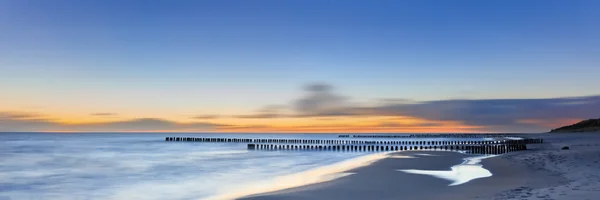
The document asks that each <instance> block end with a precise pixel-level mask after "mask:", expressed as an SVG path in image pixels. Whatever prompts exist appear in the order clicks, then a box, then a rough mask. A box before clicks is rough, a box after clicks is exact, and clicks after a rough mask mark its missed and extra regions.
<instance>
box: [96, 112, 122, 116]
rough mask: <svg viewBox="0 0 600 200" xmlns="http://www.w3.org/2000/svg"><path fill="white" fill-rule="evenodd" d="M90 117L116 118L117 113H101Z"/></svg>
mask: <svg viewBox="0 0 600 200" xmlns="http://www.w3.org/2000/svg"><path fill="white" fill-rule="evenodd" d="M90 115H91V116H102V117H107V116H117V115H118V114H117V113H110V112H101V113H91V114H90Z"/></svg>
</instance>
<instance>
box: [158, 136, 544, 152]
mask: <svg viewBox="0 0 600 200" xmlns="http://www.w3.org/2000/svg"><path fill="white" fill-rule="evenodd" d="M165 141H168V142H208V143H247V148H248V149H250V150H305V151H414V150H436V151H462V152H466V153H471V154H503V153H508V152H513V151H522V150H527V144H538V143H543V142H544V140H543V139H540V138H520V139H506V138H504V139H503V140H460V139H458V140H448V141H437V140H423V139H421V140H380V141H369V140H347V139H346V140H340V139H337V140H318V139H274V138H270V139H252V138H196V137H166V138H165Z"/></svg>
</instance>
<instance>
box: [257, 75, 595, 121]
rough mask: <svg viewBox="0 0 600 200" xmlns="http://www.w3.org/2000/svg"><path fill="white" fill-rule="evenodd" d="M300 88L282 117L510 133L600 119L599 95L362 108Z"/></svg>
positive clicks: (389, 102)
mask: <svg viewBox="0 0 600 200" xmlns="http://www.w3.org/2000/svg"><path fill="white" fill-rule="evenodd" d="M304 91H305V92H306V94H305V96H303V97H302V98H300V99H297V100H295V101H293V102H292V105H291V106H290V107H292V108H293V111H294V112H293V113H292V114H290V115H285V116H286V117H335V116H411V117H418V118H422V119H426V120H431V121H457V122H461V123H463V124H465V125H471V126H483V127H486V128H488V129H490V130H491V131H511V132H514V131H524V132H539V131H547V130H548V129H549V127H548V123H538V124H536V123H524V122H523V121H526V120H532V119H533V120H538V121H539V120H542V121H544V120H547V121H553V122H560V121H561V120H562V121H567V120H573V119H587V118H598V117H600V96H584V97H560V98H546V99H477V100H469V99H451V100H437V101H414V100H410V99H380V100H378V101H376V102H375V103H376V104H374V105H372V106H360V105H357V104H354V103H351V102H350V101H349V99H348V98H347V97H344V96H342V95H340V94H337V93H336V92H335V87H333V86H331V85H328V84H324V83H317V84H309V85H307V86H305V87H304ZM279 116H282V115H273V114H268V113H267V114H265V113H262V114H261V113H258V114H256V115H253V117H255V118H260V117H264V118H273V117H279ZM383 125H386V126H389V124H383ZM426 125H427V124H426ZM427 126H435V125H434V124H429V125H427Z"/></svg>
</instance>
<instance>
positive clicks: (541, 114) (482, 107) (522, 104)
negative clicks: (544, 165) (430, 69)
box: [369, 96, 600, 131]
mask: <svg viewBox="0 0 600 200" xmlns="http://www.w3.org/2000/svg"><path fill="white" fill-rule="evenodd" d="M369 110H370V111H369V114H370V115H378V116H381V115H404V116H413V117H418V118H423V119H428V120H436V121H460V122H462V123H464V124H467V125H476V126H487V127H492V128H494V129H497V130H507V131H518V130H530V131H537V130H542V129H544V130H545V129H546V128H548V127H544V126H542V124H543V123H540V124H539V125H536V124H533V123H522V122H523V121H524V120H531V119H535V120H538V121H540V120H541V121H551V120H561V119H564V120H567V119H569V120H570V119H586V118H594V117H598V116H599V115H600V96H586V97H563V98H547V99H481V100H439V101H424V102H418V103H411V104H403V103H399V104H395V103H392V104H387V105H382V106H378V107H373V108H369Z"/></svg>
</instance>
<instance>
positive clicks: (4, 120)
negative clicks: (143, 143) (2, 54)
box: [0, 112, 222, 132]
mask: <svg viewBox="0 0 600 200" xmlns="http://www.w3.org/2000/svg"><path fill="white" fill-rule="evenodd" d="M33 116H37V115H34V114H23V113H20V114H15V113H10V112H0V131H2V132H11V131H97V132H104V131H107V132H111V131H159V130H162V131H185V130H189V131H214V130H215V129H217V128H218V127H221V126H222V125H220V124H213V123H179V122H175V121H169V120H165V119H156V118H140V119H131V120H121V121H112V122H98V123H80V124H66V123H60V122H56V121H52V120H49V119H44V118H33Z"/></svg>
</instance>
